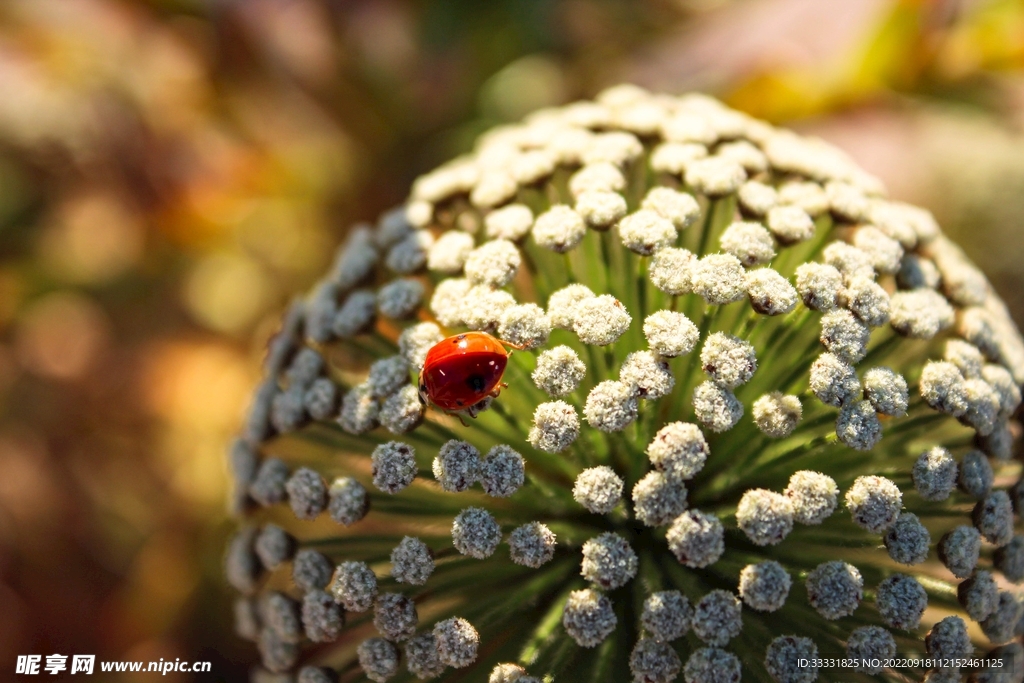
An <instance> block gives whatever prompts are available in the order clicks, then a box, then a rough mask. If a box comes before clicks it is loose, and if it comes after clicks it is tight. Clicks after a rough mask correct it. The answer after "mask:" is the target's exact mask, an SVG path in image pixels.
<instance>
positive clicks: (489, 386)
mask: <svg viewBox="0 0 1024 683" xmlns="http://www.w3.org/2000/svg"><path fill="white" fill-rule="evenodd" d="M503 344H506V345H508V346H511V347H512V348H521V347H519V346H516V345H515V344H510V343H509V342H502V341H499V340H497V339H495V338H494V337H492V336H491V335H489V334H487V333H486V332H464V333H462V334H456V335H454V336H451V337H448V338H447V339H444V340H443V341H440V342H438V343H437V344H435V345H434V346H432V347H430V350H429V351H427V357H426V360H425V361H424V363H423V370H421V371H420V400H421V401H423V402H424V403H426V404H433V405H435V406H437V407H438V408H440V409H441V410H444V411H446V412H458V411H460V410H465V409H467V408H471V407H473V406H474V405H476V404H477V403H479V402H480V401H482V400H484V399H485V398H487V397H488V396H491V397H495V398H496V397H497V396H498V392H499V391H500V390H501V389H500V388H499V385H500V386H501V387H507V386H508V385H507V384H505V383H504V382H502V381H501V376H502V375H503V374H505V366H506V365H507V364H508V357H509V355H510V354H511V352H510V351H506V350H505V347H504V346H503Z"/></svg>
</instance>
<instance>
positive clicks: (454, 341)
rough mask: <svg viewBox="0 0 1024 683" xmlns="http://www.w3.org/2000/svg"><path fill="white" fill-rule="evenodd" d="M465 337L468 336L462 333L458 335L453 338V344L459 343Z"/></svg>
mask: <svg viewBox="0 0 1024 683" xmlns="http://www.w3.org/2000/svg"><path fill="white" fill-rule="evenodd" d="M465 338H466V335H464V334H460V335H459V336H457V337H456V338H455V339H453V340H452V344H458V343H459V342H460V341H462V340H463V339H465Z"/></svg>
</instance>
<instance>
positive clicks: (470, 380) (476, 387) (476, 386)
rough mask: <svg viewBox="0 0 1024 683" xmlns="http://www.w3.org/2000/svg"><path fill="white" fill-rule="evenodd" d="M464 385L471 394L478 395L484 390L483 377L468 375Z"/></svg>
mask: <svg viewBox="0 0 1024 683" xmlns="http://www.w3.org/2000/svg"><path fill="white" fill-rule="evenodd" d="M466 385H467V386H468V387H469V388H470V389H471V390H472V391H473V393H477V394H478V393H480V392H481V391H483V390H484V378H483V375H470V376H469V377H467V378H466Z"/></svg>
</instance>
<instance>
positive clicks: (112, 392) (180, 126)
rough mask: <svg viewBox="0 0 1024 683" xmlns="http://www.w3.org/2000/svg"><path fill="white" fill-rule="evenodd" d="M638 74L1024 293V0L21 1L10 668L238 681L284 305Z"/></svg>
mask: <svg viewBox="0 0 1024 683" xmlns="http://www.w3.org/2000/svg"><path fill="white" fill-rule="evenodd" d="M623 80H630V81H634V82H637V83H639V84H641V85H645V86H648V87H650V88H654V89H663V90H666V91H670V92H682V91H685V90H691V89H698V90H703V91H706V92H710V93H712V94H715V95H717V96H719V97H721V98H723V99H724V100H726V101H727V102H728V103H730V104H732V105H733V106H736V107H738V108H740V109H742V110H745V111H747V112H750V113H752V114H754V115H757V116H761V117H765V118H767V119H769V120H771V121H773V122H775V123H780V124H785V125H789V126H792V127H795V128H797V129H799V130H802V131H805V132H809V133H813V134H817V135H820V136H822V137H825V138H827V139H829V140H831V141H833V142H835V143H836V144H838V145H839V146H841V147H843V148H845V149H846V150H847V151H848V152H850V153H851V154H852V156H853V157H854V158H856V159H857V160H858V161H860V163H861V164H862V165H864V166H865V167H866V168H867V169H868V170H870V171H872V172H873V173H875V174H877V175H879V176H881V177H882V178H883V179H885V181H886V182H887V183H888V184H889V187H890V190H891V193H892V195H894V196H895V197H898V198H901V199H906V200H909V201H913V202H917V203H920V204H923V205H925V206H927V207H929V208H930V209H932V210H933V211H934V212H935V213H936V215H937V216H938V218H939V219H940V222H941V223H942V224H943V226H944V227H945V228H946V229H947V231H948V232H950V233H951V234H952V235H953V237H954V238H955V239H958V240H959V241H960V242H961V243H962V244H963V246H964V247H965V249H966V250H967V252H968V253H969V254H970V255H971V256H972V257H973V258H974V259H975V260H976V262H978V263H979V264H980V265H981V266H982V267H983V269H984V270H985V271H986V272H987V273H988V274H989V275H990V277H991V278H992V280H993V282H994V283H995V285H996V287H997V288H998V289H999V290H1000V291H1001V293H1002V295H1003V296H1004V297H1005V298H1006V299H1007V300H1008V302H1009V303H1010V305H1011V308H1012V310H1013V311H1014V315H1015V317H1016V319H1017V320H1018V321H1024V288H1022V285H1024V266H1022V263H1024V239H1022V237H1024V231H1022V228H1021V226H1022V216H1024V132H1022V130H1024V3H1022V2H1020V0H947V1H943V0H932V1H928V0H857V2H849V0H736V1H729V0H651V1H649V2H638V1H636V0H593V1H590V0H487V2H480V1H479V0H420V1H417V2H400V1H399V0H364V1H357V0H337V1H335V2H329V1H327V0H237V1H233V0H205V1H204V0H150V1H148V2H144V1H141V0H140V1H137V2H129V1H127V0H3V2H0V615H2V616H0V679H3V678H5V677H7V676H8V675H10V674H11V672H13V670H14V659H15V657H16V655H17V654H27V653H36V654H43V655H46V654H51V653H63V654H96V655H97V656H98V658H100V659H137V660H156V659H159V658H161V657H163V658H164V659H174V658H176V657H181V658H183V659H190V660H210V661H212V662H213V674H212V675H211V676H210V677H209V678H208V680H242V679H244V677H245V672H246V671H247V669H248V666H249V663H250V662H251V659H252V657H253V654H254V653H253V651H252V650H251V649H250V647H249V646H248V645H246V644H244V643H242V642H241V641H239V640H237V639H236V638H235V637H234V636H233V634H232V630H231V626H230V620H229V617H230V608H229V597H228V594H227V591H226V589H225V586H224V585H223V584H222V581H221V577H220V563H221V549H222V544H223V539H224V537H225V536H226V534H227V531H228V529H229V526H230V524H229V522H228V521H227V518H226V512H225V510H226V504H225V498H226V491H225V489H226V479H227V478H226V474H225V470H224V465H223V460H224V459H223V457H222V452H223V450H224V445H225V443H226V440H227V439H228V438H229V436H230V435H231V434H232V432H233V431H234V430H235V429H236V427H237V425H238V423H239V419H240V416H241V413H242V411H243V409H244V406H245V404H246V401H247V395H248V391H249V389H250V387H252V386H253V384H254V383H255V381H256V379H257V373H258V363H259V360H260V357H261V354H262V350H263V345H264V342H265V340H266V338H267V336H268V335H269V334H270V332H271V331H272V330H273V329H274V327H275V324H276V322H275V321H276V318H277V316H278V313H279V311H280V310H281V309H282V307H283V306H284V305H285V303H286V302H287V301H288V299H289V298H290V297H291V296H292V295H293V294H294V293H296V292H298V291H301V290H303V289H304V288H305V287H306V286H308V285H309V284H310V283H311V282H312V281H313V280H314V278H315V277H316V275H317V274H318V273H320V272H321V271H322V270H323V269H324V268H325V267H326V264H327V262H328V260H329V258H330V255H331V251H332V248H333V247H334V245H336V244H337V243H338V242H339V241H340V240H341V238H342V236H343V235H344V232H345V230H346V229H347V227H348V226H349V225H351V224H352V223H353V222H354V221H358V220H373V219H375V218H376V216H377V215H378V214H379V213H380V212H381V211H383V210H384V209H386V208H388V207H389V206H391V205H393V204H395V203H397V202H399V201H401V199H402V197H403V196H404V194H405V192H406V189H407V187H408V185H409V183H410V182H411V180H412V179H413V178H414V177H415V176H416V174H418V173H420V172H423V171H425V170H428V169H429V168H431V167H432V166H434V165H436V164H438V163H440V162H442V161H444V160H445V159H447V158H448V157H450V156H452V155H454V154H457V153H459V152H461V151H465V150H466V149H467V148H468V146H469V144H470V143H471V141H472V139H473V137H474V136H475V135H476V134H478V133H479V132H480V131H482V130H484V129H486V128H488V127H490V126H492V125H494V124H496V123H500V122H503V121H508V120H514V119H517V118H519V117H520V116H521V115H523V114H525V113H526V112H528V111H530V110H532V109H535V108H537V107H540V106H545V105H551V104H559V103H563V102H567V101H571V100H573V99H576V98H580V97H589V96H592V95H594V94H595V93H596V92H597V91H598V90H599V89H600V88H602V87H604V86H607V85H611V84H614V83H617V82H620V81H623ZM143 677H145V675H143ZM182 679H183V676H181V675H179V678H178V679H175V678H174V675H173V674H172V675H168V676H167V677H166V680H168V681H171V680H182ZM118 680H121V681H130V680H132V679H131V675H130V674H119V676H118Z"/></svg>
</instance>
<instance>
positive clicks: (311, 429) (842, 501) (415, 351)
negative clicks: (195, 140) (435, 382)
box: [226, 86, 1024, 683]
mask: <svg viewBox="0 0 1024 683" xmlns="http://www.w3.org/2000/svg"><path fill="white" fill-rule="evenodd" d="M468 331H479V332H485V333H488V334H490V335H494V336H496V337H497V338H499V339H501V340H503V341H506V342H508V343H509V344H510V345H512V346H514V347H515V348H516V349H518V350H516V351H515V352H513V353H512V354H511V355H510V356H509V358H508V364H507V367H506V369H505V372H504V381H505V382H506V383H507V384H508V387H507V388H506V389H504V390H503V391H502V392H501V394H500V396H498V397H497V398H495V397H493V396H487V397H486V398H485V399H484V400H482V401H480V402H478V403H474V404H473V405H470V406H467V407H466V408H465V410H462V411H460V412H459V413H458V414H449V413H446V412H445V411H442V410H439V409H437V408H436V407H435V406H433V405H431V403H430V401H429V398H430V397H429V396H426V397H424V396H423V395H422V392H421V390H420V386H419V381H418V377H419V373H420V372H421V370H423V368H424V365H425V363H427V354H428V351H430V349H431V348H433V347H434V346H435V345H436V344H437V343H438V342H440V341H441V340H442V339H444V338H446V337H447V336H449V335H453V334H458V333H460V332H468ZM264 370H265V375H266V379H265V381H264V382H263V383H262V384H261V385H260V386H259V387H258V388H257V390H256V392H255V396H254V398H253V402H252V407H251V410H250V412H249V415H248V419H247V421H246V423H245V425H244V428H243V430H242V432H241V435H240V437H239V439H238V440H237V441H236V442H235V444H234V445H233V446H232V447H231V449H230V460H231V468H232V472H233V475H234V479H235V483H236V491H237V494H236V496H235V503H234V505H235V510H236V511H237V513H238V515H239V517H240V518H241V519H243V521H242V523H241V527H240V529H239V530H238V532H237V534H236V535H235V536H234V537H233V539H232V540H231V542H230V545H229V548H228V552H227V560H226V568H227V576H228V579H229V581H230V582H231V584H232V585H233V586H234V587H235V588H236V589H237V590H238V591H239V593H240V594H241V596H240V597H239V598H238V602H237V603H236V608H235V609H236V623H237V630H238V633H239V634H240V635H241V636H243V637H245V638H249V639H252V640H254V641H256V643H257V645H258V648H259V651H260V653H261V655H262V660H263V667H262V668H260V669H259V670H258V671H257V673H256V676H257V677H260V678H261V680H275V679H274V677H275V676H290V675H292V674H288V673H287V672H291V671H295V670H297V671H298V673H297V680H298V681H300V682H301V683H314V682H317V683H320V682H322V681H330V680H335V679H336V677H337V676H339V675H340V676H342V678H343V679H344V680H357V679H358V678H359V676H361V675H363V674H365V676H366V677H368V678H369V679H370V680H372V681H387V680H390V679H391V678H392V677H396V678H398V677H402V676H406V677H408V676H414V677H416V678H419V679H429V678H433V677H436V676H442V675H444V674H445V672H446V671H449V670H450V669H453V668H454V669H463V668H466V669H468V670H470V671H475V672H478V673H475V674H470V677H471V678H472V680H484V679H485V678H486V677H487V676H489V681H490V682H491V683H513V682H518V683H536V682H538V681H540V680H542V679H543V680H551V678H550V677H553V678H554V680H594V681H627V680H632V681H635V682H637V683H668V682H669V681H673V680H676V679H677V678H679V677H680V676H681V677H682V678H683V679H684V680H685V681H686V682H687V683H719V682H723V683H737V681H740V680H741V678H746V679H747V680H766V679H772V680H774V681H777V682H778V683H807V682H809V681H813V680H815V679H817V678H818V677H819V674H820V673H822V672H819V671H818V670H817V669H816V668H815V667H814V666H813V665H808V664H807V662H813V661H814V660H815V658H816V657H817V655H818V654H819V653H827V654H830V655H834V654H836V653H841V652H845V653H847V655H849V656H850V657H856V658H859V660H860V661H861V662H863V664H862V666H861V667H860V672H861V673H866V674H877V673H879V671H878V670H877V669H875V668H872V666H869V663H870V662H872V661H875V660H882V661H884V659H885V658H887V657H891V656H893V655H894V654H895V653H896V652H897V649H899V651H900V652H907V653H910V652H914V651H919V652H922V653H927V654H928V655H929V656H931V657H933V658H942V659H946V660H948V661H955V660H956V658H962V657H965V656H968V655H970V654H971V653H973V652H976V651H977V650H975V648H976V647H978V648H985V649H987V648H988V647H989V645H986V644H984V643H983V642H981V641H980V640H979V639H980V638H982V637H983V638H984V639H986V640H987V641H988V643H989V644H990V645H991V646H993V647H997V649H996V652H997V653H1000V654H1009V655H1012V656H1016V657H1017V661H1018V662H1020V661H1021V657H1022V656H1024V650H1022V647H1021V643H1020V638H1019V636H1020V635H1021V633H1022V631H1024V620H1022V616H1024V601H1022V598H1021V596H1020V595H1019V593H1018V592H1017V590H1016V589H1015V588H1014V587H1013V586H1014V585H1015V584H1018V583H1020V582H1021V581H1024V535H1021V534H1020V533H1019V532H1018V527H1017V526H1016V524H1017V523H1018V521H1019V518H1020V515H1021V513H1022V512H1024V480H1021V481H1019V482H1017V483H1014V481H1015V478H1016V477H1017V476H1019V475H1018V473H1019V470H1020V467H1019V464H1016V463H1014V462H1013V456H1014V455H1015V453H1016V450H1015V449H1016V443H1017V439H1018V436H1019V432H1020V427H1019V425H1018V424H1017V422H1016V421H1015V419H1014V416H1015V415H1016V413H1017V410H1018V407H1019V405H1020V403H1021V391H1020V387H1021V384H1022V382H1024V342H1022V340H1021V336H1020V334H1019V332H1018V331H1017V328H1016V327H1015V326H1014V324H1013V323H1012V321H1011V320H1010V318H1009V316H1008V314H1007V311H1006V308H1005V306H1004V305H1003V303H1002V302H1001V301H1000V299H999V298H998V296H997V295H996V294H995V292H994V290H993V289H992V287H991V286H990V285H989V283H988V281H987V280H986V279H985V277H984V275H983V274H982V273H981V272H980V271H979V270H978V269H977V268H976V267H975V266H974V265H973V264H972V263H971V262H970V261H969V260H968V259H967V257H966V256H965V255H964V254H963V252H962V251H961V250H960V249H959V248H958V247H956V246H955V245H954V244H953V243H952V242H950V241H949V240H948V239H947V238H946V237H945V236H943V234H942V233H941V231H940V229H939V227H938V226H937V224H936V222H935V221H934V219H933V218H932V217H931V215H930V214H929V213H928V212H927V211H925V210H923V209H920V208H917V207H914V206H910V205H908V204H905V203H901V202H898V201H893V200H890V199H887V198H886V194H885V188H884V187H883V186H882V184H881V183H880V182H879V181H878V179H877V178H875V177H873V176H871V175H870V174H868V173H866V172H864V171H863V170H861V169H860V168H858V167H857V166H856V165H854V164H853V163H852V162H851V161H850V160H849V159H848V158H847V157H846V156H845V155H844V154H843V153H841V152H840V151H838V150H837V149H835V148H833V147H831V146H829V145H828V144H826V143H824V142H822V141H820V140H817V139H810V138H805V137H800V136H798V135H796V134H794V133H792V132H789V131H786V130H781V129H777V128H774V127H773V126H770V125H768V124H766V123H764V122H761V121H757V120H754V119H752V118H750V117H749V116H746V115H744V114H742V113H739V112H736V111H733V110H731V109H729V108H727V107H726V106H724V105H723V104H721V103H719V102H717V101H716V100H714V99H711V98H709V97H706V96H703V95H684V96H681V97H670V96H664V95H656V94H651V93H648V92H646V91H644V90H642V89H640V88H637V87H633V86H617V87H614V88H611V89H609V90H606V91H604V92H603V93H601V94H600V95H599V96H598V97H597V99H596V101H594V102H579V103H575V104H570V105H568V106H565V107H561V108H552V109H545V110H542V111H538V112H536V113H534V114H532V115H531V116H529V117H528V118H527V119H526V121H525V122H524V123H522V124H519V125H510V126H504V127H500V128H498V129H495V130H492V131H490V132H489V133H486V134H485V135H483V136H482V137H481V138H480V139H479V142H478V143H477V146H476V147H475V149H474V150H473V151H472V152H471V153H470V154H467V155H466V156H464V157H460V158H458V159H455V160H454V161H452V162H450V163H448V164H445V165H444V166H442V167H440V168H438V169H437V170H435V171H432V172H430V173H428V174H426V175H424V176H422V177H420V178H419V179H418V180H417V181H416V182H415V183H414V185H413V187H412V191H411V194H410V197H409V199H408V201H407V203H406V204H405V205H403V206H402V207H400V208H398V209H396V210H394V211H392V212H389V213H387V214H385V215H384V216H382V217H381V219H380V221H379V223H378V224H377V225H376V226H372V227H371V226H357V227H355V228H354V229H353V230H352V231H351V233H350V234H349V236H348V239H347V242H346V243H345V244H344V245H343V246H342V248H341V249H340V251H339V253H338V257H337V259H336V261H335V264H334V266H333V267H332V269H331V271H330V272H329V273H328V275H327V276H326V277H325V278H324V280H323V281H322V282H321V283H320V284H319V285H317V286H316V288H315V289H314V290H313V291H312V293H311V294H310V295H309V297H308V298H306V299H304V300H301V301H297V302H296V303H295V304H294V305H293V306H292V307H291V308H290V309H289V311H288V313H287V314H286V315H285V317H284V321H283V324H282V326H281V329H280V331H279V332H278V333H277V335H276V336H275V337H274V338H273V339H272V340H271V342H270V344H269V350H268V353H267V357H266V361H265V365H264ZM288 508H290V511H289V510H288ZM289 572H290V579H289V578H288V573H289ZM929 608H930V609H929ZM969 622H974V623H976V624H977V628H975V627H974V626H969ZM972 638H973V639H974V640H973V641H972ZM335 641H337V642H338V643H339V644H338V646H337V647H333V648H332V647H330V646H324V645H320V646H318V647H316V648H305V647H304V644H306V643H317V644H323V643H331V642H335ZM349 643H351V644H352V645H351V646H350V645H348V644H349ZM897 646H899V648H897ZM360 671H361V672H362V673H359V672H360ZM831 675H832V674H831V673H830V674H829V676H831ZM892 675H893V676H894V677H897V676H898V677H899V678H900V680H905V679H906V680H922V679H923V680H928V681H934V682H939V681H942V682H945V681H955V680H961V675H966V673H965V672H960V671H958V670H957V669H956V668H955V667H954V668H941V667H940V668H936V669H934V670H931V671H923V670H922V671H912V672H899V673H895V672H893V674H892ZM977 675H978V676H982V678H978V679H977V680H986V681H989V680H992V681H995V680H999V681H1010V680H1019V678H1017V679H1011V678H1005V677H1000V675H998V674H997V673H995V672H982V673H979V674H977ZM1018 676H1019V672H1018ZM823 677H824V676H823ZM278 680H284V679H278ZM288 680H292V679H290V678H289V679H288ZM402 680H408V678H403V679H402Z"/></svg>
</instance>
